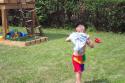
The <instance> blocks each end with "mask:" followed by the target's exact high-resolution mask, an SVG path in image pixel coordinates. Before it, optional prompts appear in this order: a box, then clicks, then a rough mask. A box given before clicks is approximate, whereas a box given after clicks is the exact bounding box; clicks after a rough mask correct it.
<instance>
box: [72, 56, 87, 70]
mask: <svg viewBox="0 0 125 83" xmlns="http://www.w3.org/2000/svg"><path fill="white" fill-rule="evenodd" d="M83 56H85V55H83ZM83 56H75V55H73V56H72V64H73V68H74V72H83V71H84V57H83Z"/></svg>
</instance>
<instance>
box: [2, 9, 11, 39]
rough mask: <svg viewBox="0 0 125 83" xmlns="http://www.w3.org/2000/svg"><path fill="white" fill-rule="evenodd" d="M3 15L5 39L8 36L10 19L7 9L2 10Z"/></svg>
mask: <svg viewBox="0 0 125 83" xmlns="http://www.w3.org/2000/svg"><path fill="white" fill-rule="evenodd" d="M1 13H2V30H3V37H4V39H5V37H6V34H7V33H8V31H9V30H8V29H9V28H8V17H7V10H6V9H1Z"/></svg>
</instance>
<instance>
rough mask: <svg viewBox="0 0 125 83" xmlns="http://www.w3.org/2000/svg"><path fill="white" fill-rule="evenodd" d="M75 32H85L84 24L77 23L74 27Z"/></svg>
mask: <svg viewBox="0 0 125 83" xmlns="http://www.w3.org/2000/svg"><path fill="white" fill-rule="evenodd" d="M76 32H82V33H85V26H84V25H81V24H79V25H78V26H77V27H76Z"/></svg>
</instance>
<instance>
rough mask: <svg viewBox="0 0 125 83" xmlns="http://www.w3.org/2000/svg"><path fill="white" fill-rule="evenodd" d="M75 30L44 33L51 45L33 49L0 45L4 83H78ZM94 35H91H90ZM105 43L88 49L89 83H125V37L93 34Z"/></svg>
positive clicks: (0, 79)
mask: <svg viewBox="0 0 125 83" xmlns="http://www.w3.org/2000/svg"><path fill="white" fill-rule="evenodd" d="M71 32H72V31H71V30H64V29H44V33H45V35H47V36H48V37H49V41H48V42H45V43H42V44H38V45H34V46H29V47H23V48H19V47H9V46H4V45H0V83H75V79H74V78H75V76H74V73H73V70H72V63H71V56H69V55H67V53H70V54H71V47H72V44H71V43H67V42H65V41H64V40H65V38H66V37H67V35H68V34H69V33H71ZM89 33H90V32H89ZM90 36H91V38H92V39H94V38H95V37H99V38H101V39H102V43H100V44H96V46H95V48H94V49H90V48H89V47H88V48H87V52H86V55H87V61H86V70H85V72H84V73H83V80H84V81H85V83H125V34H114V33H111V32H91V33H90Z"/></svg>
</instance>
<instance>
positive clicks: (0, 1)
mask: <svg viewBox="0 0 125 83" xmlns="http://www.w3.org/2000/svg"><path fill="white" fill-rule="evenodd" d="M11 9H14V10H18V11H19V12H20V15H21V18H20V20H21V21H22V24H23V26H24V27H25V28H26V30H27V34H28V35H30V36H39V38H37V39H33V40H30V41H25V42H20V41H10V40H7V39H6V36H7V34H8V33H9V24H8V11H9V10H11ZM0 10H1V11H0V15H1V19H2V36H3V41H1V43H4V44H7V42H8V44H7V45H12V46H13V45H16V46H29V45H33V44H37V43H41V42H43V41H47V39H48V38H47V37H41V35H42V30H41V26H39V23H38V20H37V16H36V11H35V0H0ZM26 13H28V14H29V13H30V15H31V16H27V14H26ZM1 40H2V39H1ZM22 44H23V45H22Z"/></svg>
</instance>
